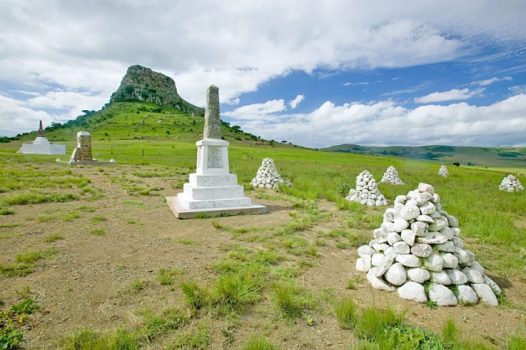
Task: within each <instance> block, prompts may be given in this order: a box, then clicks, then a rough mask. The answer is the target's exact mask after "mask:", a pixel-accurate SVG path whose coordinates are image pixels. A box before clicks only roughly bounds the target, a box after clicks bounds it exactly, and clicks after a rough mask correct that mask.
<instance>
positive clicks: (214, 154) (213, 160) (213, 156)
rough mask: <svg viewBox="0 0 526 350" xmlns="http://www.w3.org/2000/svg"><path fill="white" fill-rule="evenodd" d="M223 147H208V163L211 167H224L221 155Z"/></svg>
mask: <svg viewBox="0 0 526 350" xmlns="http://www.w3.org/2000/svg"><path fill="white" fill-rule="evenodd" d="M221 154H222V152H221V147H218V146H209V147H208V164H207V167H208V168H209V169H210V168H222V167H223V159H222V156H221Z"/></svg>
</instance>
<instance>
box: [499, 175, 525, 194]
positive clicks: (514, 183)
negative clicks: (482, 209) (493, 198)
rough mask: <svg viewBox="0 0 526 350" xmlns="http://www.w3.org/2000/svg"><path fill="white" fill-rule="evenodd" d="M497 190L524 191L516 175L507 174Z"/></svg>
mask: <svg viewBox="0 0 526 350" xmlns="http://www.w3.org/2000/svg"><path fill="white" fill-rule="evenodd" d="M499 190H501V191H506V192H520V191H524V186H522V184H521V182H520V181H519V179H518V178H517V177H516V176H514V175H508V176H505V177H504V178H503V179H502V182H501V183H500V185H499Z"/></svg>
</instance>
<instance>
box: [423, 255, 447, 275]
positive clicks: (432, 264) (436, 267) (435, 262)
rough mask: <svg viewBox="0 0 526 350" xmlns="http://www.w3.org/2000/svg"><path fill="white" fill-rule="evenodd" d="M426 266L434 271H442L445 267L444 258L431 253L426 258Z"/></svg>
mask: <svg viewBox="0 0 526 350" xmlns="http://www.w3.org/2000/svg"><path fill="white" fill-rule="evenodd" d="M424 266H425V267H426V268H427V269H428V270H429V271H433V272H440V271H442V268H443V267H444V260H443V259H442V257H441V256H440V255H439V254H435V253H433V254H431V255H430V256H429V257H428V258H426V259H425V260H424Z"/></svg>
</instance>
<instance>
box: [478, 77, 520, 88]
mask: <svg viewBox="0 0 526 350" xmlns="http://www.w3.org/2000/svg"><path fill="white" fill-rule="evenodd" d="M510 80H512V78H511V77H510V76H505V77H501V78H497V77H493V78H489V79H484V80H478V81H474V82H472V83H471V84H472V85H477V86H489V85H492V84H494V83H498V82H499V81H510Z"/></svg>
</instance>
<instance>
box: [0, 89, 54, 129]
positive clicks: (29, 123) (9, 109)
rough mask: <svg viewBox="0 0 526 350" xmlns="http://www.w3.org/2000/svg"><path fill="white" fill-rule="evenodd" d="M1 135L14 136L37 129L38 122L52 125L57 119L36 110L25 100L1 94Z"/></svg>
mask: <svg viewBox="0 0 526 350" xmlns="http://www.w3.org/2000/svg"><path fill="white" fill-rule="evenodd" d="M0 120H2V123H1V124H0V135H8V136H14V135H16V134H18V133H20V132H22V131H25V130H37V129H38V122H39V120H42V122H43V123H44V126H49V125H51V123H52V122H56V121H57V119H56V118H55V117H54V116H52V115H50V114H48V113H46V112H43V111H34V110H32V109H30V108H28V107H26V106H25V105H24V103H23V102H21V101H18V100H15V99H12V98H9V97H7V96H2V95H0Z"/></svg>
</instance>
